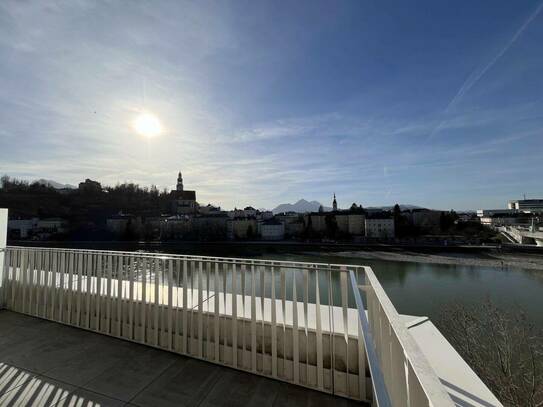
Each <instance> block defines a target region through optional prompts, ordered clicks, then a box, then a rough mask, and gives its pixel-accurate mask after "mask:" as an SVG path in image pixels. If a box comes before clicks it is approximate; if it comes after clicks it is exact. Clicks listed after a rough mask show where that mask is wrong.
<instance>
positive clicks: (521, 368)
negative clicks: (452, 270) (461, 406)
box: [439, 301, 543, 407]
mask: <svg viewBox="0 0 543 407" xmlns="http://www.w3.org/2000/svg"><path fill="white" fill-rule="evenodd" d="M439 325H440V329H441V331H442V332H443V333H444V335H445V336H446V337H447V339H448V340H449V341H450V342H451V344H452V345H453V346H454V348H455V349H456V350H457V351H458V353H460V355H461V356H462V357H463V358H464V360H465V361H466V362H467V363H468V364H469V365H470V366H471V368H472V369H473V370H474V371H475V373H477V375H479V377H480V378H481V379H482V380H483V381H484V382H485V383H486V385H487V386H488V387H489V388H490V389H491V390H492V392H493V393H494V394H495V395H496V396H497V397H498V398H499V399H500V401H501V402H502V403H504V405H506V406H515V407H517V406H518V407H520V406H522V407H536V406H542V405H543V336H542V335H541V332H538V331H536V330H535V328H534V326H533V325H532V324H531V323H530V322H529V321H528V320H527V318H526V316H525V315H524V313H522V312H516V313H511V312H505V311H503V310H502V309H500V308H498V307H496V306H495V305H494V304H493V303H492V302H490V301H487V302H486V303H484V304H483V305H482V306H481V304H477V305H474V306H471V307H467V306H463V305H457V304H455V305H451V306H448V307H446V309H445V311H444V312H443V316H442V318H441V321H440V323H439Z"/></svg>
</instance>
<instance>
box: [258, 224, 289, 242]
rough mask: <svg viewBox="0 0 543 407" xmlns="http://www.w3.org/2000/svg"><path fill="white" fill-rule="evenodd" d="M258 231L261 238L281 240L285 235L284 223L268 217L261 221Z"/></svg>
mask: <svg viewBox="0 0 543 407" xmlns="http://www.w3.org/2000/svg"><path fill="white" fill-rule="evenodd" d="M260 233H261V236H262V240H283V238H284V237H285V225H284V223H283V222H279V221H278V220H274V219H270V220H267V221H264V222H262V225H261V226H260Z"/></svg>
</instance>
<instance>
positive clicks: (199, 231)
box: [191, 213, 228, 241]
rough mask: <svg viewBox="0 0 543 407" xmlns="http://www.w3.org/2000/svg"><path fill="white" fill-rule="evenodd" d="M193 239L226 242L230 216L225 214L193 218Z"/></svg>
mask: <svg viewBox="0 0 543 407" xmlns="http://www.w3.org/2000/svg"><path fill="white" fill-rule="evenodd" d="M191 222H192V235H191V236H192V237H193V238H194V239H196V240H208V241H209V240H224V239H226V237H227V222H228V216H227V215H226V214H225V213H216V214H209V215H199V216H194V217H192V218H191Z"/></svg>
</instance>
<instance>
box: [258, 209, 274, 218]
mask: <svg viewBox="0 0 543 407" xmlns="http://www.w3.org/2000/svg"><path fill="white" fill-rule="evenodd" d="M258 217H259V218H260V219H262V220H268V219H271V218H273V212H272V211H261V212H259V213H258Z"/></svg>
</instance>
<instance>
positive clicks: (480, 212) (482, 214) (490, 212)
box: [477, 208, 518, 218]
mask: <svg viewBox="0 0 543 407" xmlns="http://www.w3.org/2000/svg"><path fill="white" fill-rule="evenodd" d="M517 212H518V210H516V209H513V208H509V209H477V217H479V218H487V217H489V216H494V215H513V214H515V213H517Z"/></svg>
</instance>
